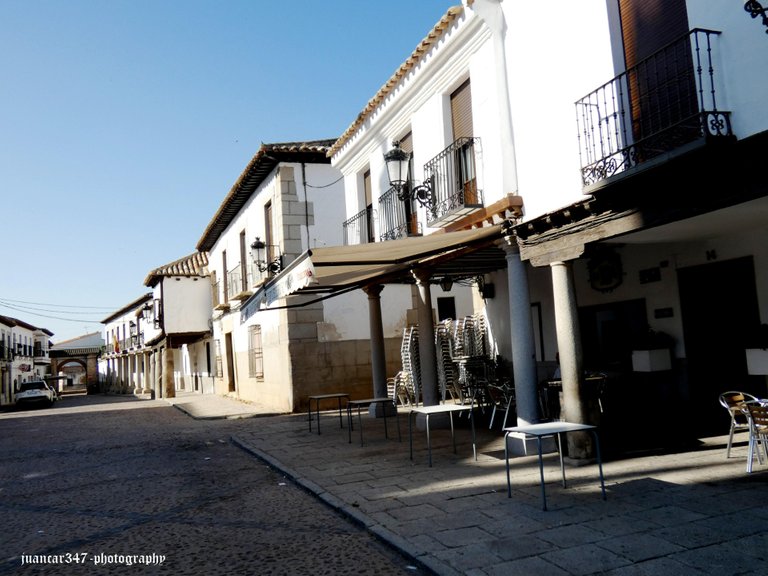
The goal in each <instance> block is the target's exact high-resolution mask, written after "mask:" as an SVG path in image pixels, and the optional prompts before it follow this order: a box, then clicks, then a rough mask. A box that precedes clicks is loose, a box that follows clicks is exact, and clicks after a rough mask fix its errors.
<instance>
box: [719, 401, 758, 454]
mask: <svg viewBox="0 0 768 576" xmlns="http://www.w3.org/2000/svg"><path fill="white" fill-rule="evenodd" d="M746 402H757V398H755V397H754V396H752V395H751V394H747V393H746V392H738V391H735V390H732V391H729V392H723V393H722V394H720V404H721V405H722V406H723V408H725V409H726V410H728V414H730V416H731V430H730V432H729V434H728V448H727V449H726V451H725V457H726V458H730V457H731V445H732V444H733V433H734V432H736V431H739V432H744V431H748V430H749V429H750V428H749V416H748V415H747V413H746V412H745V411H744V404H745V403H746Z"/></svg>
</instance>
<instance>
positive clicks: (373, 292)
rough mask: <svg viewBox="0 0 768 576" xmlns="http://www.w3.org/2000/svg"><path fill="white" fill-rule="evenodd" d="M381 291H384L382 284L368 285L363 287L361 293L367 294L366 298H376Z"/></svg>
mask: <svg viewBox="0 0 768 576" xmlns="http://www.w3.org/2000/svg"><path fill="white" fill-rule="evenodd" d="M382 290H384V285H383V284H370V285H368V286H365V287H363V292H365V293H366V294H368V298H378V297H379V296H380V295H381V292H382Z"/></svg>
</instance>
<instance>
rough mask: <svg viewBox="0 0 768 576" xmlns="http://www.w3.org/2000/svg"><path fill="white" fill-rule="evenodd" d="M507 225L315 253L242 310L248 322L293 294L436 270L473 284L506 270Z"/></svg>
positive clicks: (397, 280)
mask: <svg viewBox="0 0 768 576" xmlns="http://www.w3.org/2000/svg"><path fill="white" fill-rule="evenodd" d="M505 234H506V232H505V228H504V226H503V225H496V226H488V227H485V228H476V229H473V230H463V231H460V232H447V233H445V234H430V235H429V236H419V237H412V238H403V239H401V240H390V241H387V242H372V243H368V244H355V245H351V246H327V247H321V248H313V249H312V250H309V251H307V252H305V253H304V254H302V255H301V256H299V257H298V258H297V259H296V260H294V261H293V262H292V263H291V264H289V265H288V266H287V267H286V268H285V270H283V271H282V272H281V273H280V274H279V275H278V276H277V277H275V278H274V279H273V280H272V281H271V282H269V283H268V284H267V285H265V286H262V288H260V289H259V290H258V291H257V292H256V293H255V294H254V295H253V296H252V297H251V298H250V299H249V300H248V301H247V302H246V303H245V304H244V306H243V308H242V309H241V320H242V321H245V319H247V318H248V317H250V316H251V315H252V314H253V313H255V312H256V311H257V310H259V309H260V308H263V307H265V306H266V307H269V306H270V305H271V304H273V303H274V302H275V301H276V300H278V299H280V298H284V297H286V296H289V295H291V294H326V295H331V294H334V293H343V292H348V291H349V290H354V289H356V288H363V287H365V286H367V285H370V284H402V283H407V284H411V283H413V277H412V275H411V273H410V271H411V270H412V269H413V268H416V267H427V268H432V269H433V277H435V278H445V277H451V278H456V279H458V278H471V277H474V276H478V275H481V274H485V273H487V272H492V271H494V270H498V269H500V268H503V267H504V266H506V260H505V254H504V251H503V250H501V249H500V248H499V247H498V246H497V245H496V244H497V241H498V240H499V239H501V238H502V237H503V236H504V235H505Z"/></svg>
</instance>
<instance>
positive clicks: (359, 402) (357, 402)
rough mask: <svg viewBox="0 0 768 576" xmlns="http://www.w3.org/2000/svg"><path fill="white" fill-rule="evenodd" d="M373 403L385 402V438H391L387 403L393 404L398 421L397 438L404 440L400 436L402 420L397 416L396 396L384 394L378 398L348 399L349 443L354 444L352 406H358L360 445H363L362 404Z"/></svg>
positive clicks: (368, 404) (396, 420)
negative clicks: (388, 427) (388, 426)
mask: <svg viewBox="0 0 768 576" xmlns="http://www.w3.org/2000/svg"><path fill="white" fill-rule="evenodd" d="M371 404H383V405H384V412H383V415H384V438H389V432H388V431H387V409H388V408H387V404H391V405H392V407H393V408H394V413H395V422H396V423H397V439H398V441H402V438H401V436H400V420H399V419H398V418H397V402H396V401H395V399H394V398H389V397H388V396H382V397H377V398H365V399H364V400H348V401H347V428H348V429H349V443H350V444H352V428H353V425H352V407H353V406H357V424H358V426H359V427H360V446H362V445H363V418H362V416H361V414H360V408H361V407H362V406H370V405H371Z"/></svg>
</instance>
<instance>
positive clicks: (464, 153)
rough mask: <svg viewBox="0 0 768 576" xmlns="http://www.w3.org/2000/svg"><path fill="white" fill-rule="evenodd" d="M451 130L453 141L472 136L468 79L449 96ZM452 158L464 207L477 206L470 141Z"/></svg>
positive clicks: (474, 172)
mask: <svg viewBox="0 0 768 576" xmlns="http://www.w3.org/2000/svg"><path fill="white" fill-rule="evenodd" d="M451 128H452V129H453V141H454V142H457V141H459V140H461V139H463V138H472V137H473V136H474V126H473V124H472V90H471V87H470V83H469V79H467V80H466V81H464V83H463V84H462V85H461V86H459V87H458V88H457V89H456V90H455V91H454V92H453V93H452V94H451ZM454 154H455V158H454V178H455V180H456V184H457V186H456V190H460V191H461V192H462V194H463V202H461V203H462V204H464V205H468V204H477V175H476V170H475V153H474V147H473V146H472V144H471V141H468V142H467V144H465V145H461V146H458V147H457V148H456V151H455V153H454Z"/></svg>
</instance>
